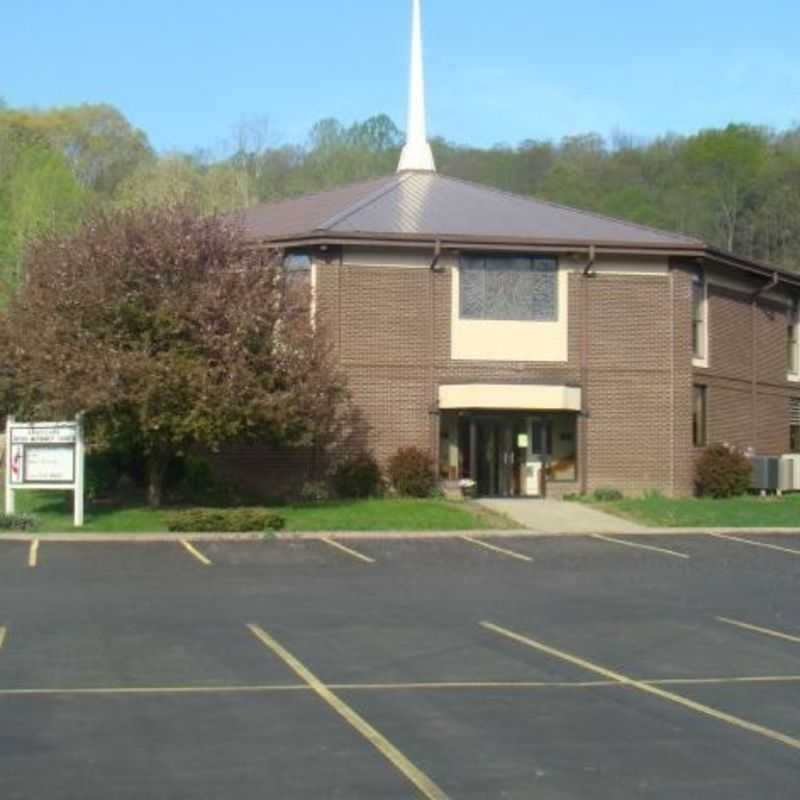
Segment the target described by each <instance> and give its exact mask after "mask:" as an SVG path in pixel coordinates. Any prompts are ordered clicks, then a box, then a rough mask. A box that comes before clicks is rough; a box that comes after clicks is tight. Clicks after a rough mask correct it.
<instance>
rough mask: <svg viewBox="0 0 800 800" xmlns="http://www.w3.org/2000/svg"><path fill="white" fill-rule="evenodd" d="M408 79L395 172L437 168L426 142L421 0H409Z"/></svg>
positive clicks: (432, 170) (429, 170)
mask: <svg viewBox="0 0 800 800" xmlns="http://www.w3.org/2000/svg"><path fill="white" fill-rule="evenodd" d="M412 6H413V11H412V20H411V80H410V82H409V91H408V128H407V130H406V146H405V147H404V148H403V152H402V154H401V156H400V166H399V167H398V168H397V171H398V172H404V171H406V170H422V171H424V172H436V164H435V163H434V160H433V151H432V150H431V146H430V144H428V134H427V130H426V123H425V73H424V69H423V63H422V11H421V9H420V0H412Z"/></svg>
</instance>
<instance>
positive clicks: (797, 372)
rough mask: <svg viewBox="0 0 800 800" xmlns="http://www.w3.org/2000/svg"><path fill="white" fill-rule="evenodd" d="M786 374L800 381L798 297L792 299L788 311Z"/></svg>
mask: <svg viewBox="0 0 800 800" xmlns="http://www.w3.org/2000/svg"><path fill="white" fill-rule="evenodd" d="M786 374H787V376H788V377H789V379H790V380H797V381H800V305H799V304H798V301H797V298H793V299H792V302H791V305H790V307H789V310H788V312H787V324H786Z"/></svg>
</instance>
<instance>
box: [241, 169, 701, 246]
mask: <svg viewBox="0 0 800 800" xmlns="http://www.w3.org/2000/svg"><path fill="white" fill-rule="evenodd" d="M242 219H243V223H244V226H245V230H246V231H247V233H248V235H249V236H251V237H252V238H253V239H257V240H260V241H269V240H281V239H287V238H293V239H300V238H303V237H304V236H309V237H314V238H318V237H319V236H320V235H321V234H327V235H328V236H331V237H346V238H350V237H354V238H359V239H363V238H375V239H380V238H381V237H387V238H394V237H403V238H406V237H414V236H417V237H420V238H422V239H430V238H442V239H459V238H463V239H469V240H474V241H477V240H482V241H485V242H487V243H488V242H492V241H506V240H514V241H522V242H529V243H531V244H536V243H544V242H570V243H573V244H580V243H585V244H586V245H590V244H593V245H599V246H602V245H603V244H611V243H613V244H615V245H623V246H627V247H642V248H648V247H653V248H659V249H670V248H673V249H675V250H686V249H694V248H698V247H699V248H702V247H704V245H703V242H701V241H699V240H698V239H692V238H690V237H687V236H681V235H678V234H671V233H666V232H664V231H660V230H656V229H655V228H648V227H645V226H642V225H636V224H634V223H631V222H624V221H622V220H616V219H611V218H610V217H604V216H601V215H599V214H594V213H591V212H588V211H579V210H577V209H573V208H567V207H565V206H559V205H556V204H554V203H549V202H545V201H542V200H536V199H534V198H531V197H525V196H522V195H515V194H510V193H508V192H503V191H500V190H498V189H493V188H490V187H487V186H482V185H480V184H476V183H470V182H468V181H463V180H459V179H456V178H448V177H445V176H443V175H438V174H436V173H430V172H404V173H399V174H397V175H392V176H389V177H386V178H379V179H376V180H371V181H365V182H363V183H357V184H353V185H351V186H346V187H344V188H341V189H333V190H331V191H327V192H322V193H320V194H315V195H307V196H304V197H299V198H296V199H290V200H284V201H281V202H278V203H267V204H263V205H259V206H256V207H254V208H251V209H249V210H247V211H245V212H243V218H242Z"/></svg>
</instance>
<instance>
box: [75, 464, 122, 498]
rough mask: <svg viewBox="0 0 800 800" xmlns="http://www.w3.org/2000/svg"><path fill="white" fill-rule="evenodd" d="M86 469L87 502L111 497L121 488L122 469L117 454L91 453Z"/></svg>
mask: <svg viewBox="0 0 800 800" xmlns="http://www.w3.org/2000/svg"><path fill="white" fill-rule="evenodd" d="M84 469H85V473H84V487H85V490H86V499H87V500H89V501H93V500H97V499H98V498H101V497H109V496H111V495H113V494H114V493H115V492H116V491H117V489H118V488H119V484H120V480H121V479H122V469H121V466H120V459H119V457H118V455H117V454H116V453H89V454H87V456H86V462H85V467H84Z"/></svg>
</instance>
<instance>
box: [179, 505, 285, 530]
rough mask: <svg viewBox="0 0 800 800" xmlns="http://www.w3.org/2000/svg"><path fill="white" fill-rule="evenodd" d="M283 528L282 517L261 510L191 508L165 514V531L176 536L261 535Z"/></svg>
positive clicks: (283, 521) (283, 520)
mask: <svg viewBox="0 0 800 800" xmlns="http://www.w3.org/2000/svg"><path fill="white" fill-rule="evenodd" d="M285 527H286V520H285V519H284V517H281V516H280V515H279V514H273V513H272V512H270V511H266V510H265V509H261V508H229V509H215V508H190V509H186V510H185V511H173V512H171V513H170V514H167V528H168V529H169V530H170V531H173V532H175V533H260V532H262V531H267V530H273V531H280V530H283V529H284V528H285Z"/></svg>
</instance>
